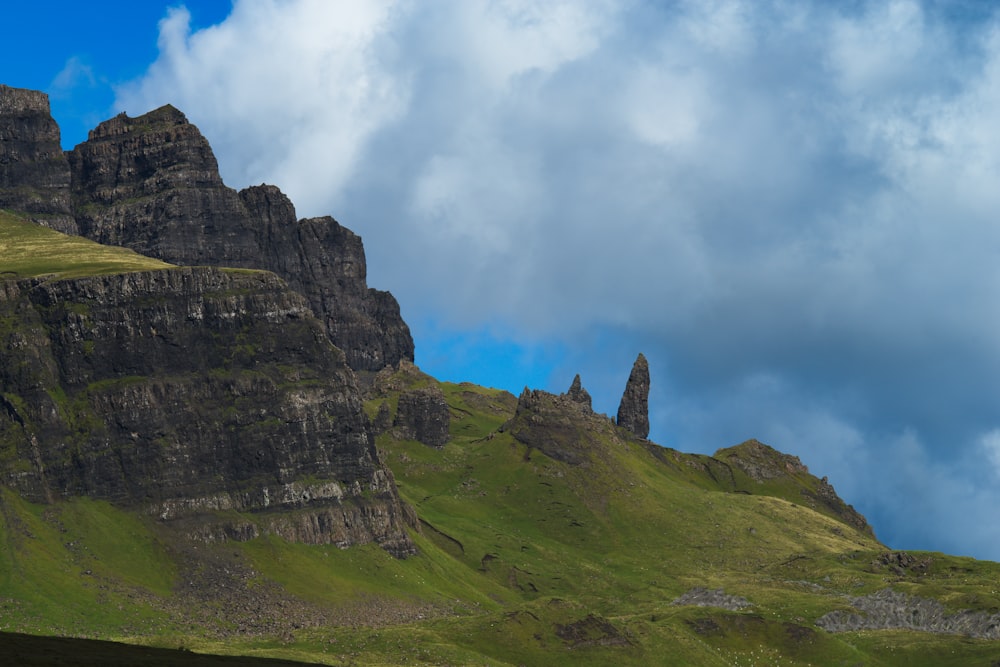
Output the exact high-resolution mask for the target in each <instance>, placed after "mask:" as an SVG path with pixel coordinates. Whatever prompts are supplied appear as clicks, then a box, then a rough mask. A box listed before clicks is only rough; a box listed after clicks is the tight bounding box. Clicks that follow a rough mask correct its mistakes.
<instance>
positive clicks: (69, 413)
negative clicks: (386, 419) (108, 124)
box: [0, 267, 413, 555]
mask: <svg viewBox="0 0 1000 667" xmlns="http://www.w3.org/2000/svg"><path fill="white" fill-rule="evenodd" d="M0 345H3V349H5V350H7V351H9V353H8V354H5V355H3V356H0V387H2V394H0V484H3V485H6V486H9V487H11V488H14V489H16V490H17V491H18V492H20V493H21V494H22V495H24V496H25V497H26V498H28V499H30V500H33V501H36V502H51V501H54V500H58V499H60V498H66V497H71V496H88V497H91V498H97V499H103V500H108V501H111V502H113V503H116V504H118V505H121V506H125V507H131V508H135V509H138V510H140V511H144V512H147V513H149V514H152V515H154V516H156V517H158V518H159V519H160V520H162V521H164V522H167V523H173V524H175V525H178V526H183V527H184V528H185V530H186V532H188V533H189V534H191V535H192V536H194V537H197V538H199V539H205V540H217V539H249V538H252V537H255V536H256V535H259V534H268V533H270V534H277V535H281V536H283V537H286V538H288V539H291V540H295V541H302V542H312V543H332V544H337V545H339V546H349V545H351V544H360V543H365V542H377V543H379V544H381V545H382V546H383V547H385V548H386V549H387V550H389V551H390V552H391V553H393V554H396V555H406V554H407V553H412V552H413V545H412V543H411V542H410V540H409V538H408V535H407V521H406V519H407V516H408V515H407V513H406V511H405V509H404V507H403V505H402V503H401V502H400V500H399V497H398V495H397V493H396V488H395V482H394V480H393V477H392V474H391V472H390V471H389V470H388V468H386V467H385V466H384V465H383V464H382V462H381V461H380V460H379V458H378V454H377V452H376V450H375V447H374V441H373V437H372V434H371V431H370V427H369V423H368V419H367V418H366V417H365V415H364V412H363V410H362V397H361V394H360V390H359V389H358V387H357V384H356V380H355V376H354V373H353V372H352V371H351V369H350V368H349V367H348V365H347V363H346V360H345V358H344V354H343V352H341V351H340V350H338V349H337V348H336V347H334V346H333V345H332V344H330V342H329V339H328V338H327V336H326V335H325V332H324V331H323V327H322V325H321V324H320V323H319V322H318V321H317V320H316V318H315V317H313V315H312V313H311V311H310V309H309V307H308V304H307V302H306V300H305V299H304V298H303V297H302V296H301V295H299V294H297V293H295V292H293V291H291V290H289V289H288V287H287V285H286V284H285V283H284V282H283V281H282V280H280V279H279V278H278V277H277V276H275V275H274V274H272V273H268V272H263V271H226V270H221V269H214V268H207V267H202V268H177V269H168V270H162V271H149V272H137V273H128V274H115V275H108V276H97V277H90V278H80V279H74V280H56V281H42V280H26V281H16V282H14V281H6V282H0ZM235 513H241V514H242V516H239V515H236V514H235Z"/></svg>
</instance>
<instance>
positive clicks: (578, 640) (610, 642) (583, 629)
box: [555, 614, 632, 648]
mask: <svg viewBox="0 0 1000 667" xmlns="http://www.w3.org/2000/svg"><path fill="white" fill-rule="evenodd" d="M555 633H556V636H557V637H559V638H560V639H562V640H563V642H565V643H566V645H567V646H569V647H570V648H589V647H593V646H631V644H632V642H631V641H630V640H629V638H628V637H627V636H625V634H623V633H622V632H621V631H620V630H619V629H618V628H616V627H615V626H614V624H613V623H612V622H611V621H609V620H608V619H606V618H604V617H602V616H596V615H594V614H587V616H586V617H585V618H582V619H580V620H579V621H575V622H573V623H566V624H565V625H563V624H559V623H557V624H556V626H555Z"/></svg>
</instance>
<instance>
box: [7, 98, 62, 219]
mask: <svg viewBox="0 0 1000 667" xmlns="http://www.w3.org/2000/svg"><path fill="white" fill-rule="evenodd" d="M69 191H70V171H69V163H68V162H67V161H66V157H65V156H64V155H63V151H62V147H61V146H60V145H59V126H58V125H56V122H55V121H54V120H53V119H52V116H51V114H50V113H49V98H48V96H47V95H45V93H40V92H38V91H34V90H22V89H19V88H11V87H9V86H4V85H2V84H0V209H12V210H16V211H20V212H22V213H24V214H25V215H26V216H28V217H29V218H30V219H31V220H33V221H35V222H38V223H41V224H45V225H48V226H50V227H52V228H54V229H58V230H59V231H62V232H70V233H75V232H76V223H75V222H74V220H73V215H72V211H71V208H70V196H69Z"/></svg>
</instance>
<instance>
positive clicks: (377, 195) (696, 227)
mask: <svg viewBox="0 0 1000 667" xmlns="http://www.w3.org/2000/svg"><path fill="white" fill-rule="evenodd" d="M29 4H30V6H28V5H29ZM19 5H24V6H23V7H21V6H17V7H16V8H13V9H5V15H6V16H7V17H8V18H9V20H10V21H11V24H16V25H18V26H20V29H18V30H13V31H8V34H11V35H13V39H7V40H5V41H4V42H3V43H0V63H2V72H3V76H2V77H0V81H2V82H3V83H6V84H8V85H14V86H21V87H28V88H36V89H41V90H45V91H47V92H48V93H49V94H50V96H51V99H52V107H53V113H54V115H55V116H56V119H57V120H58V121H59V122H60V124H61V125H62V127H63V133H64V145H66V146H67V147H69V146H72V145H73V144H75V143H76V142H78V141H82V140H83V139H84V138H85V136H86V131H87V129H89V128H91V127H93V126H94V125H95V124H96V123H97V122H99V121H100V120H102V119H105V118H107V117H110V116H112V115H114V114H115V113H117V112H118V111H121V110H125V111H127V112H128V113H129V114H130V115H138V114H141V113H144V112H145V111H148V110H150V109H152V108H155V107H156V106H159V105H161V104H163V103H167V102H169V103H172V104H174V105H175V106H177V107H178V108H180V109H181V110H183V111H184V112H185V113H186V114H187V115H188V117H189V118H190V119H191V120H192V122H194V123H195V124H197V125H198V127H199V128H200V129H201V130H202V132H203V133H204V134H205V135H206V136H207V137H208V139H209V141H210V142H211V144H212V146H213V148H214V149H215V152H216V155H217V157H218V159H219V163H220V168H221V170H222V174H223V178H224V179H225V180H226V182H227V183H228V184H229V185H230V186H233V187H237V188H240V187H245V186H247V185H252V184H257V183H260V182H268V183H273V184H275V185H278V186H279V187H281V188H282V189H283V190H284V191H285V192H286V193H288V194H289V196H290V197H291V198H292V200H293V202H295V204H296V207H297V210H298V213H299V215H300V216H302V217H305V216H313V215H324V214H332V215H333V216H335V217H336V218H337V219H338V220H340V222H342V223H343V224H345V225H347V226H348V227H350V228H352V229H353V230H355V231H357V232H358V233H360V234H361V235H362V236H363V238H364V240H365V245H366V249H367V253H368V259H369V284H371V285H372V286H375V287H378V288H381V289H388V290H390V291H392V292H393V293H394V294H395V295H396V296H397V298H398V299H399V301H400V303H401V305H402V309H403V314H404V317H405V318H406V319H407V321H408V322H409V324H410V326H411V328H412V329H413V331H414V335H415V339H416V345H417V363H418V364H419V365H421V366H422V367H423V368H424V369H425V370H427V371H428V372H431V373H432V374H435V375H436V376H438V377H439V378H441V379H446V380H454V381H459V380H470V381H475V382H478V383H481V384H486V385H492V386H500V387H504V388H507V389H509V390H511V391H514V392H517V391H519V390H520V388H521V387H523V386H525V385H529V386H532V387H537V388H544V389H549V390H552V391H564V390H565V389H566V388H568V387H569V384H570V381H571V380H572V378H573V375H574V374H575V373H580V374H581V376H582V379H583V383H584V386H585V387H586V388H587V389H588V390H589V391H590V392H591V393H592V394H593V396H594V400H595V408H596V409H598V410H599V411H603V412H607V413H610V414H613V413H614V412H615V411H616V409H617V401H618V398H619V397H620V395H621V391H622V389H623V387H624V384H625V380H626V379H627V377H628V372H629V370H630V367H631V363H632V361H633V360H634V358H635V356H636V354H637V353H638V352H640V351H642V352H644V353H645V355H646V356H647V358H648V359H649V362H650V370H651V374H652V383H653V385H652V395H651V421H652V428H651V438H652V439H654V440H655V441H657V442H659V443H661V444H663V445H667V446H671V447H676V448H678V449H681V450H685V451H697V452H705V453H711V452H713V451H715V450H716V449H717V448H720V447H725V446H729V445H732V444H735V443H737V442H740V441H742V440H745V439H748V438H751V437H755V438H758V439H760V440H763V441H765V442H768V443H770V444H772V445H774V446H775V447H777V448H779V449H781V450H783V451H787V452H790V453H793V454H796V455H798V456H800V457H801V458H802V460H803V461H804V462H805V463H806V464H807V465H809V467H810V469H811V470H812V471H813V472H814V473H816V474H817V475H821V476H822V475H827V476H828V477H829V478H830V481H831V482H832V483H833V484H834V486H835V487H836V488H837V490H838V491H839V492H840V493H841V495H842V496H844V497H845V498H846V499H847V500H848V501H849V502H851V503H853V504H854V505H855V506H856V507H857V508H858V509H859V510H861V511H862V512H863V513H864V514H865V515H866V516H867V517H868V518H869V520H870V521H871V522H872V523H873V524H874V526H875V528H876V530H877V533H878V535H879V537H880V538H882V539H883V541H885V542H887V543H888V544H889V545H891V546H893V547H896V548H911V549H929V550H941V551H948V552H953V553H960V554H967V555H974V556H978V557H982V558H991V559H994V560H1000V521H997V510H996V508H997V507H1000V261H998V259H1000V217H998V212H1000V187H997V183H998V176H1000V123H998V120H997V119H998V118H1000V16H998V14H997V12H996V10H994V9H993V5H992V3H976V2H968V3H956V2H917V1H916V0H912V1H910V0H895V1H884V2H851V3H828V2H795V3H788V2H779V1H774V2H768V1H759V2H741V1H738V0H699V1H697V2H695V1H690V2H689V1H684V0H677V1H675V2H641V1H633V2H629V1H624V0H622V1H612V0H607V1H603V0H600V1H598V0H595V1H594V2H588V3H578V2H558V1H555V2H549V3H537V2H525V1H522V0H496V1H493V2H488V1H486V0H483V1H473V0H461V1H459V0H441V1H440V2H431V3H428V2H403V1H399V2H397V1H393V0H384V1H379V2H376V1H372V2H365V3H339V2H327V1H321V0H285V1H283V2H277V1H266V0H238V1H237V2H236V3H234V4H231V3H229V2H196V1H191V2H187V3H184V4H181V3H160V2H141V3H114V2H108V3H100V2H98V3H45V2H38V3H19Z"/></svg>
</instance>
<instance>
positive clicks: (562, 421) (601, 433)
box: [501, 387, 622, 465]
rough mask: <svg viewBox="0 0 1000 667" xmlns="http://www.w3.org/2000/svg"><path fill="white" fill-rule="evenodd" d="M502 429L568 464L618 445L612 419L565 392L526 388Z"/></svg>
mask: <svg viewBox="0 0 1000 667" xmlns="http://www.w3.org/2000/svg"><path fill="white" fill-rule="evenodd" d="M501 430H502V431H504V432H507V433H510V434H511V435H512V436H513V437H514V439H516V440H518V441H519V442H522V443H524V444H525V445H527V446H528V447H530V448H531V449H537V450H538V451H540V452H542V453H543V454H545V455H546V456H548V457H550V458H553V459H555V460H557V461H562V462H563V463H569V464H570V465H585V464H587V463H588V462H590V461H591V460H592V459H593V458H594V457H598V458H603V457H604V451H605V448H607V447H608V446H613V445H621V443H622V439H621V434H620V432H616V431H617V429H615V427H614V424H613V423H612V421H611V420H610V419H609V418H608V417H606V416H604V415H598V414H595V413H594V412H593V410H591V409H590V406H588V405H586V404H584V403H581V402H579V401H577V400H574V399H572V398H570V397H569V395H567V394H559V395H557V394H550V393H549V392H547V391H541V390H539V389H528V388H527V387H525V389H524V391H522V392H521V395H520V396H519V397H518V399H517V408H516V409H515V411H514V417H513V418H512V419H510V420H509V421H507V422H506V423H505V424H504V425H503V427H502V428H501Z"/></svg>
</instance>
